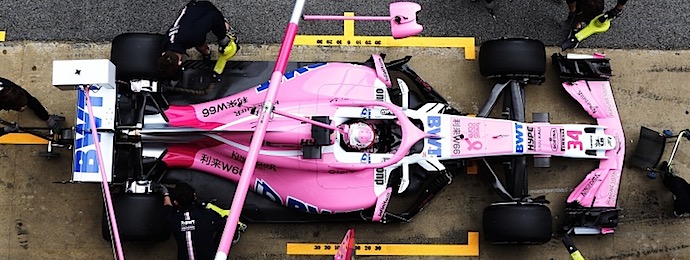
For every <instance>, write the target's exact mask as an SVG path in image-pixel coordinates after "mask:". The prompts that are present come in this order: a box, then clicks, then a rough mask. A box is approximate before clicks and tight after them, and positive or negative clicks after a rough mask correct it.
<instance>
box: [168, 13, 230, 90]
mask: <svg viewBox="0 0 690 260" xmlns="http://www.w3.org/2000/svg"><path fill="white" fill-rule="evenodd" d="M209 31H210V32H213V34H214V35H215V36H216V37H217V38H218V46H219V48H218V51H219V52H221V53H224V52H225V51H233V52H234V51H237V47H238V46H237V43H236V37H235V33H234V29H232V27H231V26H230V23H229V22H228V20H226V19H225V18H224V17H223V14H222V13H221V12H220V10H218V8H216V7H215V6H214V5H213V4H212V3H211V2H208V1H197V0H192V1H190V2H189V3H187V5H185V7H184V8H183V9H182V11H181V12H180V15H179V16H178V17H177V19H175V23H173V25H172V26H171V27H170V29H168V37H167V40H166V42H165V47H164V50H165V51H164V52H163V54H162V55H161V57H160V58H159V59H158V70H159V71H160V73H161V76H162V77H165V78H177V77H179V76H178V75H176V74H178V73H179V71H180V65H182V56H183V55H187V49H189V48H192V47H194V48H196V50H197V51H199V52H200V53H201V54H202V55H203V57H204V60H210V59H211V51H210V50H209V47H208V44H207V43H206V34H208V32H209Z"/></svg>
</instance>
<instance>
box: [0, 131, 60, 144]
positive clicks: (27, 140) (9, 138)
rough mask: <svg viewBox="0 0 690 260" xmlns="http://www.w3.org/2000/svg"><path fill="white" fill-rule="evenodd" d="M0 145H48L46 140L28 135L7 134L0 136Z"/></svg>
mask: <svg viewBox="0 0 690 260" xmlns="http://www.w3.org/2000/svg"><path fill="white" fill-rule="evenodd" d="M0 144H48V140H46V139H43V138H40V137H37V136H35V135H32V134H28V133H9V134H5V135H2V136H0Z"/></svg>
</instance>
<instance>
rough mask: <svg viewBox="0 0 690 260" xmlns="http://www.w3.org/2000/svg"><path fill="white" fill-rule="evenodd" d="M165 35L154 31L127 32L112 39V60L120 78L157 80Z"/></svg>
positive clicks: (127, 79) (117, 76) (125, 79)
mask: <svg viewBox="0 0 690 260" xmlns="http://www.w3.org/2000/svg"><path fill="white" fill-rule="evenodd" d="M164 43H165V36H163V35H162V34H153V33H125V34H120V35H118V36H116V37H115V38H114V39H113V41H112V47H111V51H110V61H112V62H113V64H114V65H115V70H116V72H115V77H116V78H117V79H119V80H124V81H129V80H132V79H146V80H157V79H159V77H158V66H157V62H158V58H159V57H160V56H161V54H162V53H163V44H164Z"/></svg>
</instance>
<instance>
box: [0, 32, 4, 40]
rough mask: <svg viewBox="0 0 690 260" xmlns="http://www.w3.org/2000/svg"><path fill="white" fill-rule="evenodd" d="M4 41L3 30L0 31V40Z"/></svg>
mask: <svg viewBox="0 0 690 260" xmlns="http://www.w3.org/2000/svg"><path fill="white" fill-rule="evenodd" d="M4 41H5V31H0V42H4Z"/></svg>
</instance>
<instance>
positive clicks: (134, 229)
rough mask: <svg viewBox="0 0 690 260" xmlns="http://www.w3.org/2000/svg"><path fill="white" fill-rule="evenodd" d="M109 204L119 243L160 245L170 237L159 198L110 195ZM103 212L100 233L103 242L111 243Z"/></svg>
mask: <svg viewBox="0 0 690 260" xmlns="http://www.w3.org/2000/svg"><path fill="white" fill-rule="evenodd" d="M112 201H113V207H114V210H115V217H116V219H117V227H118V230H119V233H120V239H121V240H122V241H126V242H161V241H165V240H168V238H169V237H170V230H169V228H168V226H167V224H166V221H165V212H164V208H163V198H162V197H161V196H160V195H157V194H131V193H113V196H112ZM106 212H107V211H106V210H104V211H103V217H102V218H101V231H102V234H103V239H105V240H107V241H111V238H110V225H109V224H108V217H107V214H106Z"/></svg>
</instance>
